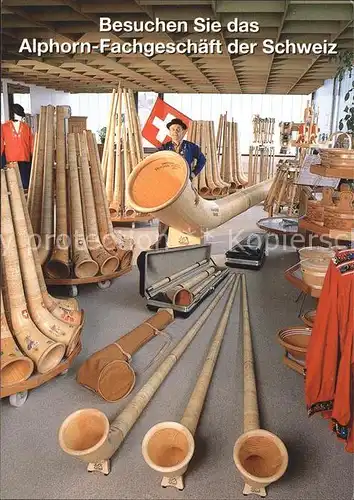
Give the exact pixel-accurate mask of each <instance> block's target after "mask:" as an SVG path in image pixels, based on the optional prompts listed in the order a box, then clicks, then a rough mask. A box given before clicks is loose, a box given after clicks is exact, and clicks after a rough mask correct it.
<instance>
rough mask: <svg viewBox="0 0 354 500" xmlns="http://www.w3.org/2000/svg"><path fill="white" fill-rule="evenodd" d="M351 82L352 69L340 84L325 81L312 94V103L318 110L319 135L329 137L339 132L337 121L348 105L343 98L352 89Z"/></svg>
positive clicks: (335, 81) (333, 81)
mask: <svg viewBox="0 0 354 500" xmlns="http://www.w3.org/2000/svg"><path fill="white" fill-rule="evenodd" d="M353 81H354V69H353V72H352V74H350V72H349V71H348V72H347V73H346V74H345V76H344V78H343V80H342V81H341V82H339V81H338V79H334V78H332V79H330V80H326V81H325V82H324V85H323V86H322V87H320V88H319V89H318V90H316V92H315V93H314V103H315V106H316V109H318V110H319V120H318V124H319V127H320V134H322V133H325V134H328V135H330V134H332V133H333V132H337V131H338V130H339V120H340V119H341V118H343V117H344V115H345V114H346V113H345V112H344V108H345V107H346V105H347V104H348V103H347V102H345V101H344V97H345V95H346V93H347V92H348V90H349V89H350V88H352V85H353ZM343 131H345V129H343Z"/></svg>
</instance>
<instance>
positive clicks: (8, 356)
mask: <svg viewBox="0 0 354 500" xmlns="http://www.w3.org/2000/svg"><path fill="white" fill-rule="evenodd" d="M0 301H1V358H0V360H1V366H0V375H1V387H8V386H9V385H13V384H18V383H19V382H23V381H24V380H27V379H28V378H29V377H30V376H31V375H32V372H33V370H34V363H33V361H32V360H31V359H30V358H28V357H27V356H24V355H23V354H22V352H21V351H20V349H19V348H18V347H17V344H16V342H15V340H14V338H13V336H12V333H11V331H10V328H9V325H8V323H7V319H6V316H5V311H4V302H3V298H2V290H1V291H0Z"/></svg>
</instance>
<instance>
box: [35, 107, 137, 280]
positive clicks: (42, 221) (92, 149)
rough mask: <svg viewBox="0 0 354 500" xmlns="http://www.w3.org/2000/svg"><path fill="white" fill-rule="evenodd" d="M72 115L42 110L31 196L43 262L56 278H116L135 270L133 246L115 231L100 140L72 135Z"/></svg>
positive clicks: (64, 110) (88, 133) (60, 110)
mask: <svg viewBox="0 0 354 500" xmlns="http://www.w3.org/2000/svg"><path fill="white" fill-rule="evenodd" d="M69 114H70V113H69V110H68V107H67V106H57V107H56V108H55V107H53V106H42V108H41V112H40V117H39V129H38V133H37V136H36V148H35V153H34V167H33V170H32V175H31V180H30V187H29V193H28V209H29V213H30V219H31V222H32V225H33V228H34V233H35V235H36V238H37V239H38V238H39V241H38V247H39V251H38V257H39V262H40V264H41V265H42V266H43V269H44V273H45V276H46V277H47V278H48V279H52V280H59V281H60V280H65V279H68V278H77V279H86V280H87V279H90V278H94V277H95V278H96V277H100V276H102V277H104V276H112V275H113V276H114V273H118V272H119V271H123V270H125V269H127V268H128V267H129V266H130V264H131V259H132V250H133V242H132V241H131V240H130V241H128V240H126V241H124V244H122V242H123V238H122V237H119V235H117V234H116V233H115V232H114V230H113V226H112V224H111V221H110V216H109V209H108V202H107V197H106V192H105V186H104V183H103V179H102V172H101V168H100V161H99V154H98V148H97V143H96V139H95V137H94V135H93V134H92V132H91V131H88V130H86V131H83V132H81V133H80V134H74V133H67V130H68V124H67V121H68V116H69ZM54 181H55V182H54ZM53 242H54V243H53Z"/></svg>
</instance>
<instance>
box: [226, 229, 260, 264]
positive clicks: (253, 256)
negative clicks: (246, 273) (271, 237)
mask: <svg viewBox="0 0 354 500" xmlns="http://www.w3.org/2000/svg"><path fill="white" fill-rule="evenodd" d="M265 249H266V234H265V233H252V234H250V235H248V236H247V237H246V238H244V239H243V240H241V241H240V242H239V243H237V244H236V245H235V246H233V247H232V248H231V249H230V250H228V251H227V252H226V253H225V257H226V260H225V264H226V265H227V266H229V267H239V268H242V269H260V268H261V267H262V266H263V264H264V261H265V256H266V255H265Z"/></svg>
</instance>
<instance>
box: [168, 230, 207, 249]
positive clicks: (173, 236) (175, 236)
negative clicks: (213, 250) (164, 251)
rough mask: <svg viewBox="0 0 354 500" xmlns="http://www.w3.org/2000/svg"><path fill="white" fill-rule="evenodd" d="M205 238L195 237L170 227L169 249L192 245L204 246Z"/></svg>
mask: <svg viewBox="0 0 354 500" xmlns="http://www.w3.org/2000/svg"><path fill="white" fill-rule="evenodd" d="M202 244H203V237H201V236H193V235H192V234H185V233H181V232H180V231H178V230H177V229H174V228H173V227H170V230H169V232H168V240H167V246H168V248H175V247H186V246H191V245H202Z"/></svg>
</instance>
